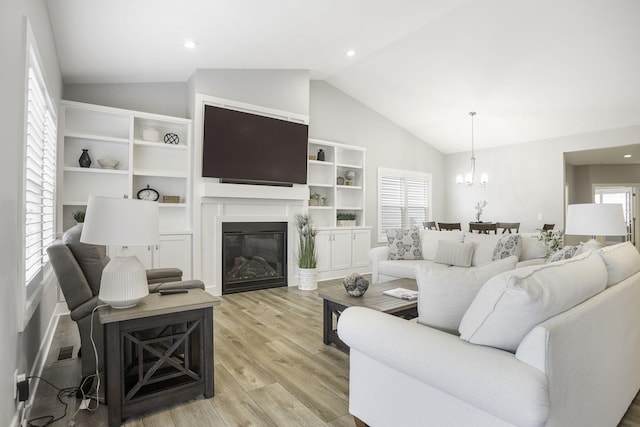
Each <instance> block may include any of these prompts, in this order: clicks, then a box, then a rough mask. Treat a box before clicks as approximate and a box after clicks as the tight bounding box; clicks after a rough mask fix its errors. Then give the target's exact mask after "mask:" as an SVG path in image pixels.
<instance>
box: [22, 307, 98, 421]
mask: <svg viewBox="0 0 640 427" xmlns="http://www.w3.org/2000/svg"><path fill="white" fill-rule="evenodd" d="M108 305H109V304H100V305H97V306H96V307H94V308H93V310H91V327H90V332H89V338H90V340H91V346H92V348H93V355H94V357H95V361H96V373H95V374H93V375H89V376H87V377H86V378H84V380H83V381H82V383H81V384H80V387H67V388H59V387H57V386H55V385H54V384H52V383H51V382H49V381H48V380H46V379H45V378H42V377H38V376H30V377H27V379H31V378H37V379H39V380H41V381H43V382H44V383H45V384H48V385H49V386H51V387H53V388H54V389H56V390H58V394H57V396H56V397H57V399H58V401H59V402H60V403H61V404H63V405H64V413H63V414H62V415H61V416H59V417H57V418H56V417H54V416H53V415H43V416H41V417H35V418H31V419H30V420H29V421H27V427H44V426H48V425H51V424H53V423H55V422H56V421H59V420H61V419H63V418H65V417H66V416H67V409H68V406H69V404H68V402H65V401H64V400H62V399H63V398H68V397H71V396H73V397H75V396H76V394H77V393H78V390H80V392H81V393H82V403H81V404H80V405H78V409H76V412H75V413H74V414H73V417H72V418H71V421H69V425H70V426H74V425H75V418H76V415H78V412H80V411H81V410H82V409H86V410H88V411H91V412H93V411H96V410H97V409H98V408H99V407H100V399H99V394H100V372H99V370H98V349H97V347H96V343H95V341H94V339H93V318H94V315H95V312H96V310H98V309H99V308H101V307H107V306H108ZM94 377H95V379H96V392H95V396H87V395H85V393H84V386H85V384H86V382H87V381H89V380H91V379H92V378H94ZM87 400H89V402H88V403H87ZM91 400H95V401H96V406H95V407H94V408H91V406H90V403H91ZM40 421H43V422H44V424H40V423H39V422H40ZM34 422H38V424H33V423H34Z"/></svg>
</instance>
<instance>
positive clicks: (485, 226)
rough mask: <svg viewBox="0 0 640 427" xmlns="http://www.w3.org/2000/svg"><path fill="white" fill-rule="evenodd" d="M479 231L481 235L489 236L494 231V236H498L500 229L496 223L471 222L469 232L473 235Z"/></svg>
mask: <svg viewBox="0 0 640 427" xmlns="http://www.w3.org/2000/svg"><path fill="white" fill-rule="evenodd" d="M474 231H477V232H478V233H479V234H489V233H491V232H492V231H493V234H498V227H496V223H495V222H470V223H469V232H470V233H473V232H474Z"/></svg>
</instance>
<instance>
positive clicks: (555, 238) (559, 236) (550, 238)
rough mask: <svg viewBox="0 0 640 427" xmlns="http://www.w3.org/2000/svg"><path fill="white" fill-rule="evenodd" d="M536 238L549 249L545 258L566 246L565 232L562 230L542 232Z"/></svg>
mask: <svg viewBox="0 0 640 427" xmlns="http://www.w3.org/2000/svg"><path fill="white" fill-rule="evenodd" d="M536 237H537V238H538V240H540V241H541V242H543V243H544V245H545V246H546V247H547V255H546V256H545V258H549V257H550V256H551V255H553V254H554V253H556V252H558V251H559V250H560V249H562V246H563V245H564V232H563V231H561V230H540V234H539V235H538V236H536Z"/></svg>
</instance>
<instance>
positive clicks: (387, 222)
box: [378, 168, 431, 241]
mask: <svg viewBox="0 0 640 427" xmlns="http://www.w3.org/2000/svg"><path fill="white" fill-rule="evenodd" d="M430 218H431V174H427V173H420V172H411V171H402V170H393V169H386V168H378V234H379V235H378V240H379V241H384V240H386V231H387V230H388V229H390V228H407V227H411V226H422V223H423V222H424V221H429V219H430Z"/></svg>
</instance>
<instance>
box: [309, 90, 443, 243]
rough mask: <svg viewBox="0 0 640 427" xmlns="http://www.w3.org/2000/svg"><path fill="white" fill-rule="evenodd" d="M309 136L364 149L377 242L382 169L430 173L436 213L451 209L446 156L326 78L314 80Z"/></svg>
mask: <svg viewBox="0 0 640 427" xmlns="http://www.w3.org/2000/svg"><path fill="white" fill-rule="evenodd" d="M309 116H310V124H309V136H310V137H311V138H317V139H322V140H327V141H334V142H341V143H344V144H349V145H357V146H360V147H365V148H366V149H367V152H366V167H367V170H366V182H365V186H366V194H365V198H366V225H368V226H371V227H373V230H372V233H371V239H372V241H371V244H372V246H376V245H378V218H377V210H378V208H377V203H378V193H377V191H378V190H377V188H378V185H377V176H378V172H377V168H378V167H379V166H381V167H385V168H392V169H404V170H410V171H417V172H428V173H431V174H432V176H433V217H434V219H441V218H442V217H443V216H444V213H445V211H446V209H445V208H446V207H445V203H444V201H445V197H444V188H443V185H444V184H443V177H444V156H443V155H442V153H440V152H439V151H437V150H436V149H434V148H432V147H431V146H430V145H428V144H426V143H425V142H424V141H422V140H421V139H419V138H417V137H416V136H414V135H413V134H411V133H409V132H407V131H406V130H404V129H403V128H401V127H399V126H398V125H396V124H395V123H393V122H391V121H390V120H389V119H387V118H385V117H383V116H381V115H380V114H378V113H376V112H375V111H373V110H372V109H370V108H368V107H367V106H365V105H364V104H362V103H360V102H359V101H357V100H355V99H354V98H352V97H350V96H349V95H347V94H345V93H344V92H342V91H340V90H339V89H337V88H335V87H334V86H331V85H330V84H328V83H326V82H324V81H318V80H312V81H311V95H310V103H309Z"/></svg>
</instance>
